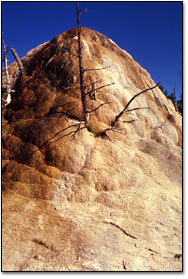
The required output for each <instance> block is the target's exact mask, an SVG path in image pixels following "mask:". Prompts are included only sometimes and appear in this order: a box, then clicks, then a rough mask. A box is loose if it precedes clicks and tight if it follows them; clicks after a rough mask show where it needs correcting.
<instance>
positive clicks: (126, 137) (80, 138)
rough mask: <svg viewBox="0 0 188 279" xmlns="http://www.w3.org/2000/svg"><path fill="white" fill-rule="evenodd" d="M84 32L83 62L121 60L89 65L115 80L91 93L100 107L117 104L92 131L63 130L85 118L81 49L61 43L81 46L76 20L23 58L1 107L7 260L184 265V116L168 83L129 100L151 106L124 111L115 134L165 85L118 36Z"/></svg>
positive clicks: (18, 263) (91, 266) (42, 265)
mask: <svg viewBox="0 0 188 279" xmlns="http://www.w3.org/2000/svg"><path fill="white" fill-rule="evenodd" d="M82 32H83V33H82V37H81V39H82V45H83V65H84V67H87V68H88V69H89V68H104V67H107V66H110V67H108V68H106V69H104V70H100V71H87V72H86V74H85V77H86V79H85V83H86V84H90V83H92V82H93V81H95V80H98V79H101V81H100V82H99V83H98V84H97V86H98V87H99V86H103V85H105V84H108V83H112V82H115V84H114V85H111V86H107V87H104V88H102V89H101V90H99V91H97V96H96V100H92V99H88V102H89V105H88V106H89V109H90V110H93V109H95V108H96V107H97V106H99V105H100V104H102V103H104V102H107V103H108V104H106V105H104V106H101V107H100V109H98V110H96V111H94V112H93V113H91V114H90V121H89V126H88V129H82V130H80V131H79V132H78V133H77V134H76V136H75V138H73V137H72V135H73V134H70V135H69V136H66V137H62V136H63V135H65V134H66V133H69V132H71V131H73V130H74V129H75V127H69V126H70V125H73V124H71V123H73V122H70V121H78V120H82V119H83V115H82V106H81V100H80V91H79V89H78V87H79V70H78V58H77V57H76V56H73V55H70V53H69V52H67V51H62V49H61V48H62V46H63V47H64V48H66V49H68V50H69V51H71V52H74V53H75V52H76V50H75V48H76V47H77V30H76V29H71V30H69V31H67V32H65V33H63V34H61V35H59V36H57V37H55V38H54V39H53V40H52V41H50V42H47V43H44V44H42V45H41V46H39V47H37V48H36V49H34V50H32V51H30V52H29V53H28V54H26V56H25V57H23V59H22V61H23V63H24V69H25V71H24V73H23V74H22V75H21V76H20V77H19V78H18V79H17V80H15V85H14V89H15V93H13V94H12V102H11V103H10V104H9V105H8V106H7V107H6V108H4V109H3V111H2V114H3V116H2V118H3V123H2V147H3V149H2V184H3V191H2V212H3V215H2V222H3V224H2V269H3V271H41V270H43V271H47V270H49V271H57V270H58V271H180V270H182V259H181V255H182V181H181V179H182V166H181V163H182V153H181V142H182V136H181V121H182V119H181V115H180V114H179V113H178V112H176V111H175V108H174V106H173V104H172V103H171V101H170V100H168V99H167V98H166V97H165V96H164V95H163V93H162V92H161V91H160V89H159V88H158V87H157V88H155V89H154V90H153V91H151V90H150V91H148V92H146V93H144V94H141V95H140V96H139V97H138V98H136V99H135V100H134V101H133V102H132V103H131V105H130V107H129V109H132V108H136V107H149V109H141V110H135V111H132V112H131V113H125V114H124V115H123V116H122V117H121V118H120V121H119V122H118V123H117V125H118V127H119V128H121V133H117V132H114V131H110V130H109V131H107V132H106V135H105V134H104V133H103V132H104V130H105V129H107V128H108V127H110V125H111V123H112V121H113V120H114V118H115V116H116V115H117V114H118V113H119V112H120V111H121V110H122V109H123V108H124V106H125V105H126V104H127V102H128V101H129V100H130V99H131V98H132V97H133V96H134V95H135V94H136V93H138V92H140V91H142V90H144V89H146V88H148V87H151V86H154V85H155V83H154V81H153V80H152V79H151V77H150V75H149V74H148V73H147V71H146V70H144V69H143V68H142V67H141V66H140V65H139V64H138V63H137V62H135V61H134V59H133V58H132V57H131V56H130V55H129V54H128V53H127V52H126V51H124V50H122V49H120V48H119V47H118V46H117V45H116V44H115V43H114V42H112V41H111V40H110V39H108V38H106V37H105V36H103V35H102V34H100V33H98V32H96V31H93V30H91V29H88V28H83V29H82ZM13 67H14V68H13ZM15 69H16V64H15V63H14V64H13V65H11V66H10V71H12V72H11V73H12V74H13V71H14V70H15ZM131 120H135V121H131ZM66 128H67V129H66ZM61 130H64V132H62V133H59V131H61ZM55 135H56V136H55ZM60 137H61V139H59V138H60ZM50 138H51V140H49V139H50ZM57 139H59V140H57ZM45 142H47V143H48V144H45ZM40 147H41V148H40Z"/></svg>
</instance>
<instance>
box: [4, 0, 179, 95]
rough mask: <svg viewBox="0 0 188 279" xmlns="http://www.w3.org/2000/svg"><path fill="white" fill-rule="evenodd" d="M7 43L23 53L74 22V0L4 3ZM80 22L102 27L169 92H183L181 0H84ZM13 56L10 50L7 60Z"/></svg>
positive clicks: (73, 24) (94, 27)
mask: <svg viewBox="0 0 188 279" xmlns="http://www.w3.org/2000/svg"><path fill="white" fill-rule="evenodd" d="M1 3H2V31H3V34H4V39H5V42H6V44H7V46H10V47H14V48H15V49H16V50H17V52H18V54H19V56H20V57H22V56H23V55H25V53H26V52H28V51H29V50H30V49H32V48H35V47H36V46H38V45H39V44H41V43H43V42H46V41H48V40H51V39H52V38H54V37H55V36H56V35H58V34H60V33H62V32H64V31H66V30H68V29H70V28H72V27H76V24H77V23H76V2H29V1H26V2H1ZM82 8H88V9H89V10H90V13H89V14H86V15H83V16H81V26H87V27H89V28H92V29H94V30H96V31H99V32H101V33H102V34H104V35H105V36H107V37H108V38H110V39H112V40H113V41H114V42H115V43H116V44H118V46H120V47H121V48H122V49H125V50H126V51H127V52H128V53H130V54H131V56H132V57H133V58H134V59H135V60H136V61H137V62H138V63H139V64H140V65H141V66H142V67H143V68H145V69H146V70H147V71H148V72H149V73H150V75H151V77H152V79H153V80H154V81H155V82H160V83H161V85H163V87H164V89H166V90H167V91H168V94H170V93H172V88H173V87H174V85H176V92H177V97H178V98H179V97H180V95H181V93H182V82H181V76H180V73H181V72H182V2H163V1H161V2H148V1H146V2H80V9H82ZM11 62H13V57H12V56H11V55H9V63H11Z"/></svg>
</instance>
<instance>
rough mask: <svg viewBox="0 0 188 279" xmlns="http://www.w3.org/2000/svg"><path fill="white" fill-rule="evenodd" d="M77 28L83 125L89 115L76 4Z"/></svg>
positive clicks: (78, 15) (78, 13)
mask: <svg viewBox="0 0 188 279" xmlns="http://www.w3.org/2000/svg"><path fill="white" fill-rule="evenodd" d="M77 26H78V58H79V70H80V90H81V100H82V109H83V115H84V121H85V124H86V125H87V123H88V122H89V114H88V113H87V102H86V94H85V85H84V72H85V69H84V68H83V65H82V45H81V40H80V34H81V27H80V12H79V6H78V2H77Z"/></svg>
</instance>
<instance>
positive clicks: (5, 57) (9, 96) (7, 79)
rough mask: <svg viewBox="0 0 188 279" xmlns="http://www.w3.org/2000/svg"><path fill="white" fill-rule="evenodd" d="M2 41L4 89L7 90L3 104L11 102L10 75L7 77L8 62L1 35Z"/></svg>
mask: <svg viewBox="0 0 188 279" xmlns="http://www.w3.org/2000/svg"><path fill="white" fill-rule="evenodd" d="M2 41H3V51H4V62H5V73H6V90H7V98H6V100H4V101H5V102H6V103H5V106H6V105H8V104H10V102H11V86H10V77H9V72H8V64H7V52H6V46H5V42H4V39H3V36H2Z"/></svg>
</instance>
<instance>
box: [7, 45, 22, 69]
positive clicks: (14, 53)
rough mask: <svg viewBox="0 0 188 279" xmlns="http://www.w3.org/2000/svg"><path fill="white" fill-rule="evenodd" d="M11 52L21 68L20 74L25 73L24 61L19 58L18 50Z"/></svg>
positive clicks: (12, 49)
mask: <svg viewBox="0 0 188 279" xmlns="http://www.w3.org/2000/svg"><path fill="white" fill-rule="evenodd" d="M10 50H11V52H12V54H13V56H14V58H15V59H16V61H17V63H18V67H19V70H20V73H22V72H23V64H22V61H21V60H20V58H19V56H18V54H17V52H16V50H15V49H14V48H11V49H10Z"/></svg>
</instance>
